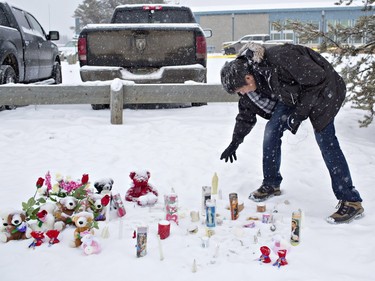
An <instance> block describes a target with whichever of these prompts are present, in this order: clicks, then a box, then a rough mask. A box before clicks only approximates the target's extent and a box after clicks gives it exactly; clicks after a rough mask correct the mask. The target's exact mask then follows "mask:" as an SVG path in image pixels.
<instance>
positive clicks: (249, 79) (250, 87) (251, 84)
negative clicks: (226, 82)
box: [236, 74, 257, 95]
mask: <svg viewBox="0 0 375 281" xmlns="http://www.w3.org/2000/svg"><path fill="white" fill-rule="evenodd" d="M245 81H246V85H244V86H242V87H241V88H238V89H236V93H238V94H241V95H245V94H247V93H248V92H254V91H255V90H256V89H257V85H256V83H255V79H254V76H253V75H250V74H247V75H246V76H245Z"/></svg>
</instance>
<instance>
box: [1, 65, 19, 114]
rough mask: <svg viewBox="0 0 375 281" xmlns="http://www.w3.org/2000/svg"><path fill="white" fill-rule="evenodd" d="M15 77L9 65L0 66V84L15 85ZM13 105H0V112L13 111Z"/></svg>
mask: <svg viewBox="0 0 375 281" xmlns="http://www.w3.org/2000/svg"><path fill="white" fill-rule="evenodd" d="M16 82H17V75H16V72H15V71H14V69H13V67H11V66H10V65H2V66H0V84H9V83H16ZM15 108H16V106H15V105H0V111H2V110H4V109H15Z"/></svg>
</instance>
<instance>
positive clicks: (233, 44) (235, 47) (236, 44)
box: [222, 34, 270, 55]
mask: <svg viewBox="0 0 375 281" xmlns="http://www.w3.org/2000/svg"><path fill="white" fill-rule="evenodd" d="M268 40H270V35H269V34H249V35H245V36H243V37H241V38H240V39H239V40H237V41H228V42H223V44H222V48H223V50H222V51H223V53H224V54H225V55H234V54H237V53H238V51H239V50H240V49H241V48H242V46H243V45H245V44H246V43H249V42H257V43H261V44H263V43H265V42H266V41H268Z"/></svg>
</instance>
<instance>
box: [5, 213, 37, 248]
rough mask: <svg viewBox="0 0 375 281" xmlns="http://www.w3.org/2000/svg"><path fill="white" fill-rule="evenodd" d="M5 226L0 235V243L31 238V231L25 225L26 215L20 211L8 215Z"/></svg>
mask: <svg viewBox="0 0 375 281" xmlns="http://www.w3.org/2000/svg"><path fill="white" fill-rule="evenodd" d="M5 224H6V226H5V231H4V232H2V233H0V241H2V242H4V243H6V242H8V241H10V240H22V239H28V238H30V237H31V235H30V233H31V230H30V229H29V228H28V227H27V224H26V215H25V213H24V212H22V211H15V212H12V213H10V214H8V217H7V218H6V223H5ZM3 225H4V223H3Z"/></svg>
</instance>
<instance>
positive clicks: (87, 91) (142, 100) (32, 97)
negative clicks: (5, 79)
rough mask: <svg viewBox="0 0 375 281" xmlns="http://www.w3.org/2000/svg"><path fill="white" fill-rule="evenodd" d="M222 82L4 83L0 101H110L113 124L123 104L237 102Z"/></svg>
mask: <svg viewBox="0 0 375 281" xmlns="http://www.w3.org/2000/svg"><path fill="white" fill-rule="evenodd" d="M237 101H238V96H237V95H229V94H228V93H226V92H225V91H224V89H223V88H222V86H221V85H219V84H201V83H191V84H189V83H185V84H134V83H130V82H126V81H122V80H120V79H114V80H113V81H112V82H109V83H107V84H106V83H103V82H101V83H100V84H98V85H95V84H94V83H92V82H88V83H83V84H80V85H11V84H6V85H1V86H0V105H19V106H23V105H36V104H109V105H110V110H111V124H122V123H123V106H124V104H174V103H209V102H237Z"/></svg>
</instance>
